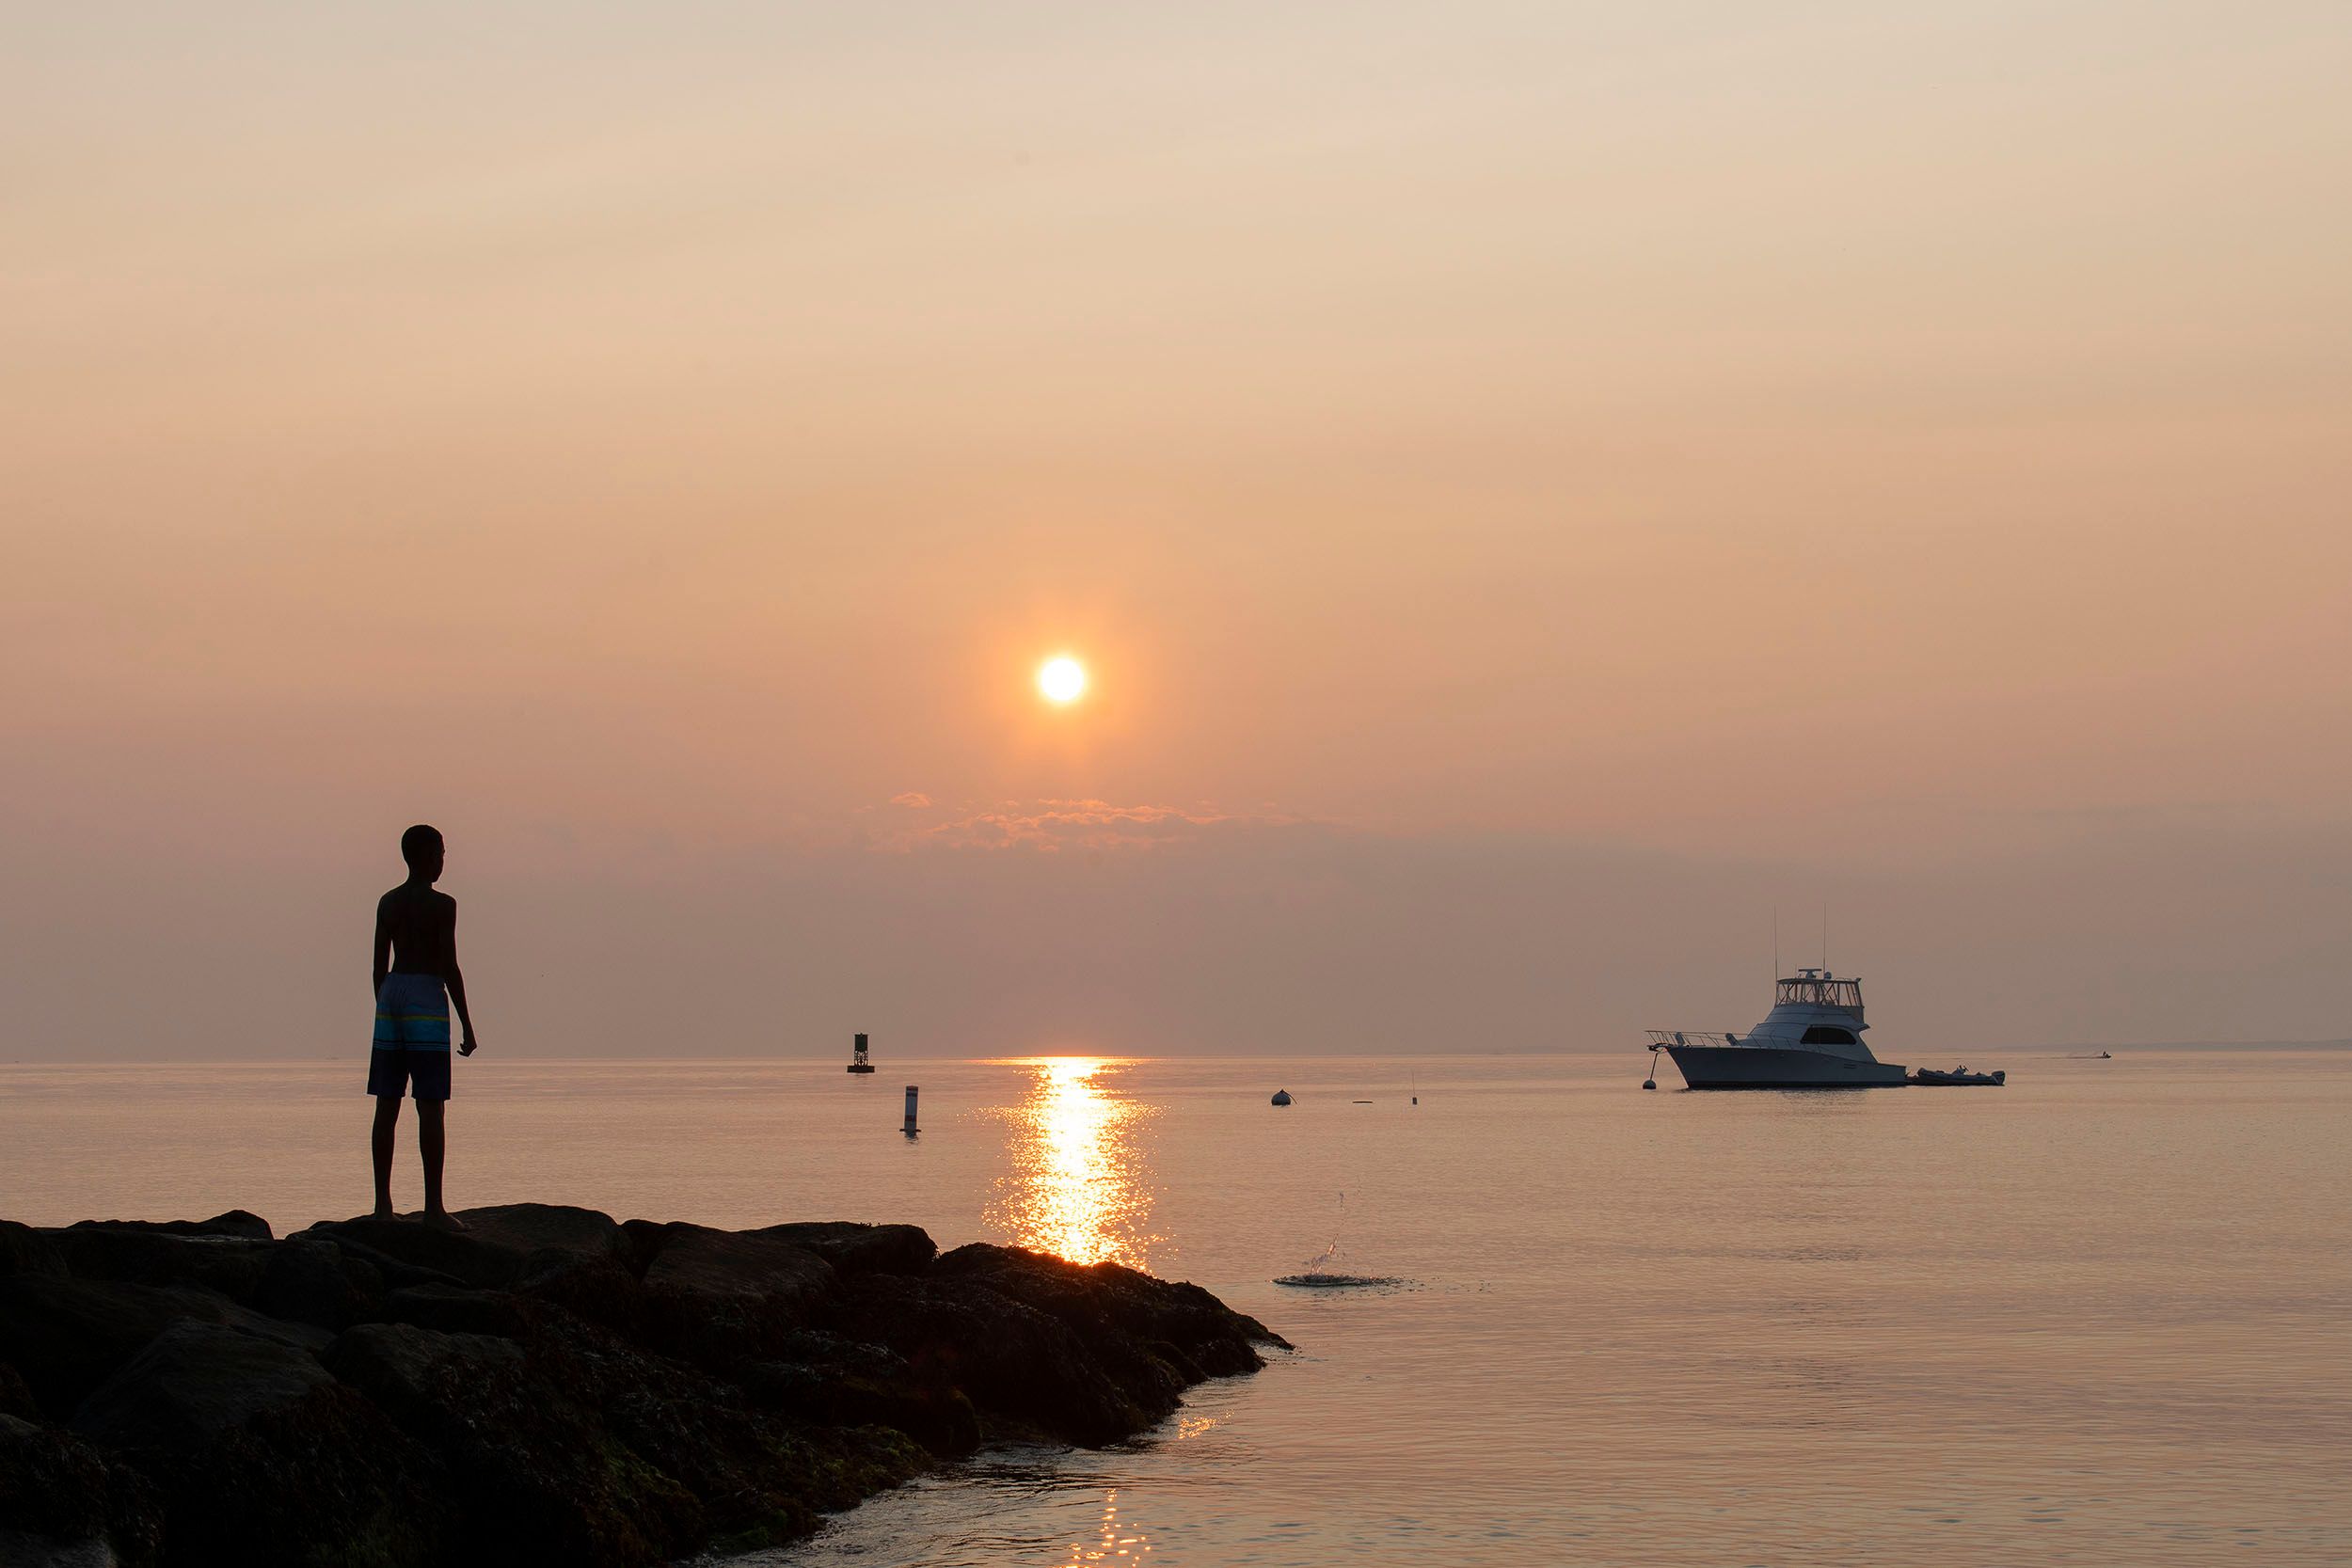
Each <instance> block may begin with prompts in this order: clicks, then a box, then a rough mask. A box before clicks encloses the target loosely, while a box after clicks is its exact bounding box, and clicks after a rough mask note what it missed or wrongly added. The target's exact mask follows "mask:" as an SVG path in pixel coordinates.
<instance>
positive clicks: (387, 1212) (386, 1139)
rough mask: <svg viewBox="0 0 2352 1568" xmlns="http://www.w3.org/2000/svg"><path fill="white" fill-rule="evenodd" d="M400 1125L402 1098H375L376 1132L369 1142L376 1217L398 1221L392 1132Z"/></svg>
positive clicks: (396, 1096)
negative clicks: (394, 1194)
mask: <svg viewBox="0 0 2352 1568" xmlns="http://www.w3.org/2000/svg"><path fill="white" fill-rule="evenodd" d="M399 1125H400V1096H399V1095H397V1094H379V1095H377V1096H376V1097H375V1132H374V1135H373V1137H372V1138H371V1139H370V1140H369V1142H370V1144H371V1146H372V1148H373V1150H374V1153H375V1217H376V1218H377V1219H379V1220H389V1219H396V1218H398V1217H399V1215H398V1213H397V1212H395V1211H394V1210H393V1208H392V1130H393V1129H394V1128H395V1127H397V1126H399Z"/></svg>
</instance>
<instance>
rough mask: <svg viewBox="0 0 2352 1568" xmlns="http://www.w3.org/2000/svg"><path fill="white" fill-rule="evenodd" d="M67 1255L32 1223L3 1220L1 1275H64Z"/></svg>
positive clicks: (1, 1223) (0, 1221)
mask: <svg viewBox="0 0 2352 1568" xmlns="http://www.w3.org/2000/svg"><path fill="white" fill-rule="evenodd" d="M65 1272H66V1268H65V1259H64V1257H63V1256H62V1255H60V1254H59V1253H58V1251H57V1246H56V1243H55V1242H52V1241H51V1240H50V1239H49V1238H48V1237H46V1236H44V1235H42V1234H41V1233H40V1231H38V1230H36V1229H34V1228H33V1227H31V1226H29V1225H19V1224H17V1223H16V1222H15V1221H14V1220H0V1279H8V1278H11V1277H13V1276H14V1275H20V1274H45V1275H58V1276H62V1275H64V1274H65Z"/></svg>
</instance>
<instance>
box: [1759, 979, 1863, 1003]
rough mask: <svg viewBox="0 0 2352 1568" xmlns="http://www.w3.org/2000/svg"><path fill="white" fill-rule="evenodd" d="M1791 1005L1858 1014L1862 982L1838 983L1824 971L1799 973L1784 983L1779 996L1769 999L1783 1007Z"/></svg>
mask: <svg viewBox="0 0 2352 1568" xmlns="http://www.w3.org/2000/svg"><path fill="white" fill-rule="evenodd" d="M1791 1003H1798V1004H1805V1005H1810V1006H1816V1007H1843V1008H1845V1009H1846V1010H1847V1011H1849V1012H1856V1013H1858V1012H1860V1011H1861V1010H1862V982H1861V981H1860V980H1858V979H1844V980H1841V979H1839V978H1838V977H1837V976H1836V975H1834V974H1830V973H1829V972H1828V971H1827V970H1820V969H1807V970H1802V971H1800V972H1799V973H1798V974H1797V975H1796V976H1795V978H1793V979H1788V980H1783V981H1782V982H1781V983H1780V991H1779V994H1778V995H1776V996H1774V997H1773V998H1772V1004H1773V1006H1783V1007H1785V1006H1788V1005H1789V1004H1791Z"/></svg>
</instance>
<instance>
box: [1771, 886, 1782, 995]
mask: <svg viewBox="0 0 2352 1568" xmlns="http://www.w3.org/2000/svg"><path fill="white" fill-rule="evenodd" d="M1772 984H1774V985H1776V986H1777V985H1779V984H1780V906H1779V905H1778V904H1774V905H1773V906H1772Z"/></svg>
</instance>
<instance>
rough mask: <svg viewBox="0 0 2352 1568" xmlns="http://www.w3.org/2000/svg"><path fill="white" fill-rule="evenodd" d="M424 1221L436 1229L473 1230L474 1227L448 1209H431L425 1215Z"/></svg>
mask: <svg viewBox="0 0 2352 1568" xmlns="http://www.w3.org/2000/svg"><path fill="white" fill-rule="evenodd" d="M424 1223H425V1224H427V1225H429V1226H431V1227H433V1228H434V1229H436V1230H471V1229H472V1228H473V1227H472V1226H470V1225H468V1224H467V1223H466V1222H465V1221H464V1220H461V1219H459V1218H458V1217H457V1216H456V1215H455V1214H453V1213H451V1212H449V1211H448V1210H446V1209H435V1210H431V1211H429V1212H427V1213H426V1214H425V1216H424Z"/></svg>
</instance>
